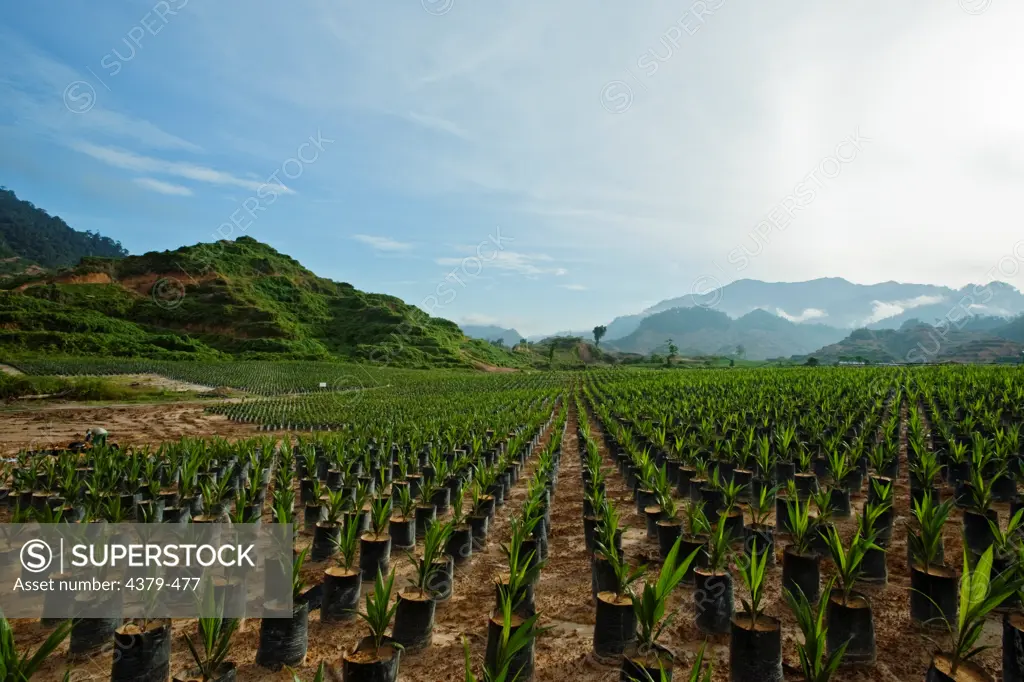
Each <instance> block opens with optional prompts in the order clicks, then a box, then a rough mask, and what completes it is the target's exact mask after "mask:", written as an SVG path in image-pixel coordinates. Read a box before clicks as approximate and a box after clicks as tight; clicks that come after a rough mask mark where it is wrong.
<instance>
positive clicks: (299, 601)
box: [256, 549, 309, 670]
mask: <svg viewBox="0 0 1024 682" xmlns="http://www.w3.org/2000/svg"><path fill="white" fill-rule="evenodd" d="M308 555H309V550H308V549H303V550H302V551H301V552H299V553H298V554H296V555H295V558H294V560H293V561H292V570H291V576H290V578H291V587H292V603H291V605H290V606H291V608H289V605H288V604H285V603H277V602H270V603H268V604H267V606H266V609H265V611H266V613H265V615H264V616H263V618H262V620H261V621H260V635H259V644H258V646H257V649H256V665H259V666H262V667H264V668H269V669H271V670H280V669H281V668H282V667H284V666H296V665H302V663H303V661H305V660H306V649H307V647H308V645H309V602H308V600H307V599H306V595H305V589H306V581H305V579H304V578H303V577H302V568H303V566H305V563H306V558H307V557H308Z"/></svg>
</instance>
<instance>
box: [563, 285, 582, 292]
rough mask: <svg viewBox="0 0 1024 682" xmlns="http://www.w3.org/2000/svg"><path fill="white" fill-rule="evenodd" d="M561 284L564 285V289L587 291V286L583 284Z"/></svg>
mask: <svg viewBox="0 0 1024 682" xmlns="http://www.w3.org/2000/svg"><path fill="white" fill-rule="evenodd" d="M559 286H560V287H562V288H563V289H568V290H569V291H586V290H587V287H585V286H584V285H582V284H560V285H559Z"/></svg>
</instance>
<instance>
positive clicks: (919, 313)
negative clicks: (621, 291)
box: [606, 277, 1024, 340]
mask: <svg viewBox="0 0 1024 682" xmlns="http://www.w3.org/2000/svg"><path fill="white" fill-rule="evenodd" d="M694 307H707V308H712V309H714V310H716V311H718V312H722V313H725V314H726V315H728V316H729V317H731V318H733V319H739V318H742V317H743V316H745V315H747V314H749V313H751V312H752V311H755V310H763V311H767V312H769V313H771V314H772V315H774V316H776V317H778V318H781V319H784V320H787V321H790V322H793V323H797V324H800V325H801V326H802V325H806V324H808V323H812V324H817V325H825V326H828V327H832V328H842V329H847V330H849V329H856V328H860V327H868V328H871V329H896V328H898V327H899V326H900V325H902V324H903V323H904V322H907V321H908V320H912V319H915V320H920V321H922V322H925V323H929V324H933V323H934V324H937V323H939V321H941V320H944V319H948V320H951V321H954V322H955V321H958V320H961V319H963V318H964V317H966V316H968V315H982V316H997V317H1004V318H1007V319H1009V318H1013V317H1015V316H1017V315H1019V314H1021V313H1024V294H1021V292H1020V291H1018V290H1017V289H1016V288H1014V287H1013V286H1011V285H1009V284H1006V283H1003V282H991V283H989V284H988V285H973V284H971V285H967V286H965V287H963V288H961V289H953V288H950V287H944V286H937V285H933V284H904V283H900V282H882V283H879V284H854V283H853V282H849V281H847V280H845V279H842V278H840V277H826V278H821V279H815V280H810V281H807V282H762V281H759V280H752V279H742V280H737V281H735V282H732V283H730V284H727V285H725V286H724V287H721V288H720V289H716V290H714V291H712V292H709V293H707V294H704V295H695V294H690V295H686V296H680V297H677V298H671V299H667V300H664V301H662V302H660V303H658V304H656V305H654V306H651V307H650V308H648V309H647V310H644V311H642V312H640V313H637V314H634V315H625V316H621V317H617V318H615V319H614V320H612V321H611V322H610V323H609V324H608V336H607V337H606V338H607V339H608V340H615V339H621V338H624V337H626V336H628V335H629V334H631V333H633V332H634V331H636V330H637V329H638V328H639V327H640V324H641V322H642V321H643V320H644V319H646V318H647V317H649V316H651V315H654V314H657V313H660V312H664V311H667V310H671V309H674V308H694Z"/></svg>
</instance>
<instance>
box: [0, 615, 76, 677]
mask: <svg viewBox="0 0 1024 682" xmlns="http://www.w3.org/2000/svg"><path fill="white" fill-rule="evenodd" d="M70 634H71V621H64V622H62V623H60V624H59V625H57V628H56V629H55V630H54V631H53V632H51V633H50V634H49V636H47V638H46V639H45V640H44V641H43V643H42V644H40V645H39V646H38V647H37V648H36V650H35V651H31V652H30V651H28V650H23V651H19V650H18V647H17V645H16V644H15V642H14V630H13V629H12V628H11V624H10V622H8V620H7V619H6V618H4V617H3V616H0V674H2V676H3V679H4V680H5V682H28V680H30V679H32V678H33V677H35V676H36V674H37V673H38V672H39V670H40V669H41V668H42V667H43V664H44V663H46V660H47V659H48V658H49V657H50V656H53V655H54V654H55V653H56V651H57V649H58V648H59V647H60V645H61V644H63V642H64V640H66V639H67V638H68V635H70ZM66 679H67V677H65V680H66Z"/></svg>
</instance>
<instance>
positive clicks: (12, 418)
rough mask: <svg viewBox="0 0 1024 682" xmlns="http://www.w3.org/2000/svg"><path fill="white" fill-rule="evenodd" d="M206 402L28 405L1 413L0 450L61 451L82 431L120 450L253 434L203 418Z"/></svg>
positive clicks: (215, 417)
mask: <svg viewBox="0 0 1024 682" xmlns="http://www.w3.org/2000/svg"><path fill="white" fill-rule="evenodd" d="M211 404H212V402H211V401H208V400H207V401H193V402H181V403H152V404H150V403H138V404H125V405H105V406H96V405H89V404H80V403H61V404H57V405H33V406H31V407H30V408H25V407H24V406H23V404H22V405H21V406H19V408H7V409H3V410H0V451H2V452H3V453H5V454H14V453H17V452H18V451H19V450H22V449H28V448H34V449H49V448H56V447H65V446H67V445H68V444H69V443H71V442H73V441H77V440H81V439H82V438H83V437H84V435H85V431H86V429H88V428H90V427H94V426H102V427H103V428H105V429H107V431H109V432H110V442H112V443H117V444H118V445H120V446H121V447H125V446H128V445H147V444H148V445H156V444H159V443H163V442H166V441H172V440H178V439H179V438H181V437H183V436H207V437H212V436H223V437H225V438H250V437H252V436H254V435H256V434H257V431H256V427H255V426H253V425H251V424H239V423H236V422H232V421H229V420H228V419H227V417H224V416H222V415H213V414H207V413H206V412H205V411H204V410H205V408H206V407H207V406H208V405H211Z"/></svg>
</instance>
